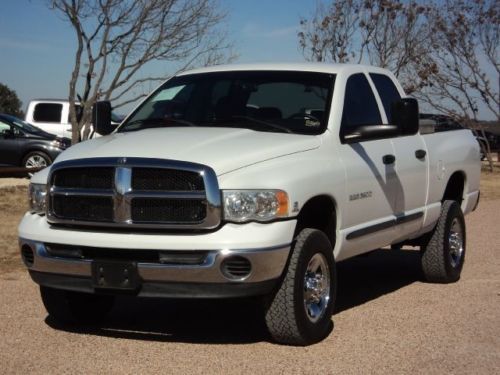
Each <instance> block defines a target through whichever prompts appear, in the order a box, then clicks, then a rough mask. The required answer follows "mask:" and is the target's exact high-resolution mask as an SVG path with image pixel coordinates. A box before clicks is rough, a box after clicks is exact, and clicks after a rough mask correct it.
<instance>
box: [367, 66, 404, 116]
mask: <svg viewBox="0 0 500 375" xmlns="http://www.w3.org/2000/svg"><path fill="white" fill-rule="evenodd" d="M370 77H371V79H372V81H373V83H374V84H375V87H376V88H377V91H378V94H379V95H380V99H381V100H382V104H383V105H384V110H385V114H386V115H387V120H388V121H389V124H392V113H391V106H392V103H393V102H395V101H397V100H399V99H401V95H399V92H398V89H397V88H396V86H395V85H394V83H393V82H392V79H390V78H389V77H387V76H385V75H383V74H370Z"/></svg>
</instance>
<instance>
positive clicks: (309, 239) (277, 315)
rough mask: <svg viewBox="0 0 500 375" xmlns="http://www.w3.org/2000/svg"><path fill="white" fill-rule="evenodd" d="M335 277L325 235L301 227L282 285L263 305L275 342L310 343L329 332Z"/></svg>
mask: <svg viewBox="0 0 500 375" xmlns="http://www.w3.org/2000/svg"><path fill="white" fill-rule="evenodd" d="M336 277H337V273H336V269H335V260H334V258H333V251H332V246H331V244H330V241H329V240H328V238H327V237H326V235H325V234H324V233H323V232H321V231H319V230H316V229H310V228H306V229H303V230H302V231H301V232H300V233H299V235H298V236H297V238H296V240H295V244H294V246H293V248H292V253H291V255H290V261H289V264H288V268H287V270H286V273H285V275H284V278H283V281H282V283H281V286H280V287H279V289H278V291H277V292H276V294H275V295H274V296H273V298H272V301H271V303H270V304H269V306H268V307H267V309H266V315H265V318H266V325H267V328H268V330H269V333H270V334H271V336H272V337H273V339H274V340H275V341H276V342H279V343H282V344H289V345H310V344H313V343H316V342H318V341H320V340H322V339H324V338H325V337H326V336H327V335H328V334H329V333H330V331H331V327H332V322H331V316H332V313H333V308H334V304H335V299H336V295H337V293H336V285H337V280H336Z"/></svg>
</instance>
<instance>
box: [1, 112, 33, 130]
mask: <svg viewBox="0 0 500 375" xmlns="http://www.w3.org/2000/svg"><path fill="white" fill-rule="evenodd" d="M4 116H5V118H6V119H7V120H9V121H10V122H11V123H13V124H14V125H17V126H18V127H20V128H21V129H22V130H24V131H27V132H28V133H40V132H43V130H42V129H40V128H37V127H36V126H33V125H31V124H30V123H28V122H26V121H23V120H21V119H19V118H17V117H14V116H10V115H4Z"/></svg>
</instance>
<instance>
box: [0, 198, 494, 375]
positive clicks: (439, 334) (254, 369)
mask: <svg viewBox="0 0 500 375" xmlns="http://www.w3.org/2000/svg"><path fill="white" fill-rule="evenodd" d="M499 212H500V200H488V201H482V202H481V204H480V206H479V208H478V210H477V211H476V212H474V213H472V214H470V215H468V216H467V236H468V238H467V253H466V263H465V266H464V270H463V273H462V278H461V280H460V281H459V282H458V283H455V284H448V285H435V284H428V283H425V282H423V281H422V275H421V272H420V268H419V254H418V252H417V251H411V250H404V251H393V250H378V251H376V252H373V253H371V254H369V255H366V256H361V257H357V258H355V259H351V260H348V261H345V262H342V263H339V264H338V268H339V281H338V282H339V284H338V287H339V297H338V301H337V309H336V313H335V315H334V316H333V317H332V320H333V322H334V328H333V331H332V332H331V334H330V335H329V336H328V337H327V338H326V339H325V340H323V341H322V342H320V343H318V344H316V345H313V346H310V347H289V346H282V345H277V344H274V343H272V342H271V341H270V338H269V336H268V334H267V333H266V329H265V326H264V323H263V320H262V318H261V314H260V311H259V310H258V308H256V305H255V304H253V303H252V302H253V301H247V300H237V301H234V300H233V301H167V300H160V299H133V298H121V299H120V300H119V301H118V303H117V305H116V307H115V308H114V310H113V311H112V313H111V315H110V317H109V319H108V320H107V321H106V322H104V323H103V324H101V325H100V326H93V327H80V328H75V327H71V326H64V325H60V324H58V323H56V322H55V321H53V320H52V319H50V318H49V317H48V316H47V313H46V312H45V309H44V307H43V305H42V302H41V300H40V297H39V291H38V287H37V286H36V285H35V284H34V283H33V282H32V281H31V280H30V278H29V276H28V275H27V273H26V271H24V270H23V269H22V267H12V269H13V271H9V269H6V268H3V269H1V273H0V373H3V374H13V373H16V374H17V373H22V374H24V373H28V372H29V373H40V374H42V373H43V374H47V373H50V374H52V373H72V374H75V373H85V374H93V373H100V374H102V373H106V374H107V373H110V374H113V373H120V374H123V373H134V374H138V373H140V374H143V373H165V374H170V373H176V374H226V373H228V374H229V373H230V374H240V373H252V374H262V373H265V374H275V373H277V374H283V373H286V374H319V373H322V374H323V373H324V374H368V373H369V374H410V373H411V374H498V373H499V372H500V230H499V219H500V215H499Z"/></svg>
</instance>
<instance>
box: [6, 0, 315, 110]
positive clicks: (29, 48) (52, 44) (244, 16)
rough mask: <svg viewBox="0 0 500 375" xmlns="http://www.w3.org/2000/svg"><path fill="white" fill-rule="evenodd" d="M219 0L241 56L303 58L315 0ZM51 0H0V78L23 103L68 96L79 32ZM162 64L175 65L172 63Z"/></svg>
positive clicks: (251, 59) (165, 68)
mask: <svg viewBox="0 0 500 375" xmlns="http://www.w3.org/2000/svg"><path fill="white" fill-rule="evenodd" d="M219 1H220V2H221V5H222V7H223V8H225V9H227V11H228V19H227V24H228V29H229V30H228V31H229V33H228V34H229V37H230V39H231V40H233V41H234V45H235V52H236V53H237V54H238V55H239V58H238V60H237V62H257V61H303V57H302V54H301V53H300V51H299V49H298V39H297V32H298V25H299V19H300V17H301V16H309V15H310V13H311V12H312V10H313V9H314V6H315V4H316V1H315V0H219ZM48 2H49V1H48V0H31V1H29V0H0V82H2V83H4V84H6V85H7V86H9V87H10V88H11V89H13V90H15V91H16V92H17V95H18V96H19V98H20V99H21V101H22V102H23V109H25V108H26V106H27V104H28V102H29V101H30V100H31V99H34V98H66V97H67V96H68V82H69V79H70V75H71V70H72V68H73V65H74V53H75V48H76V45H75V43H76V38H75V35H74V32H73V30H72V28H71V27H70V25H69V24H68V23H67V22H65V21H63V20H62V19H61V18H60V17H59V16H58V15H57V14H56V12H55V11H52V10H50V9H49V8H48V7H47V5H46V4H47V3H48ZM152 69H155V70H156V69H158V66H156V67H154V68H152ZM160 69H163V71H164V72H165V75H168V73H169V71H171V70H172V68H171V67H169V66H168V64H167V63H165V64H164V66H162V67H161V68H160ZM155 73H156V72H155ZM129 109H130V108H129ZM126 111H127V110H126V109H124V110H121V111H119V112H126Z"/></svg>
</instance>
